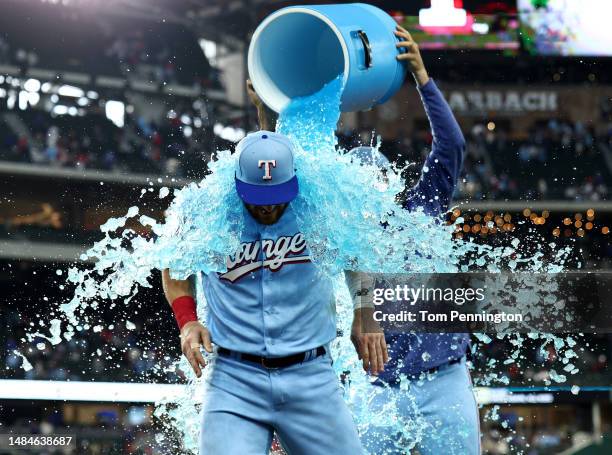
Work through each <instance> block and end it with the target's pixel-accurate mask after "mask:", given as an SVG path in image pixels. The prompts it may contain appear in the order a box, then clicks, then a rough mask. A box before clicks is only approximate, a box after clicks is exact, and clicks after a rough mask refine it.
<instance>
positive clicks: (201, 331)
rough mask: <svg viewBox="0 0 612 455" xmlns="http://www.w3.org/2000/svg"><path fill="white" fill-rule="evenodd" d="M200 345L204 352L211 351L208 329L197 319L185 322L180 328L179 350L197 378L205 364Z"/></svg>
mask: <svg viewBox="0 0 612 455" xmlns="http://www.w3.org/2000/svg"><path fill="white" fill-rule="evenodd" d="M202 346H204V349H206V352H212V350H213V349H212V342H211V339H210V332H209V331H208V329H207V328H206V327H204V326H203V325H202V323H201V322H199V321H192V322H188V323H187V324H185V325H184V326H183V329H182V330H181V351H183V355H184V356H185V357H186V358H187V360H188V361H189V364H190V365H191V368H193V371H194V373H195V374H196V376H197V377H198V378H199V377H200V376H202V368H204V367H205V366H206V361H205V360H204V356H203V355H202V351H201V350H200V349H201V347H202Z"/></svg>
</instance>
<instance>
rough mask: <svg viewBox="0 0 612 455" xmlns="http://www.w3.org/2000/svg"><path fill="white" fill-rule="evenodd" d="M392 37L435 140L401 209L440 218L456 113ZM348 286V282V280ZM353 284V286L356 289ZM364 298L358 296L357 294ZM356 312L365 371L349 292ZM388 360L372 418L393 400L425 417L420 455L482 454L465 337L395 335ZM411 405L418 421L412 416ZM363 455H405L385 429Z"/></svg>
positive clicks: (454, 154)
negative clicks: (405, 381)
mask: <svg viewBox="0 0 612 455" xmlns="http://www.w3.org/2000/svg"><path fill="white" fill-rule="evenodd" d="M396 35H397V36H398V38H399V39H400V40H401V41H400V42H398V43H397V45H398V46H402V47H404V48H406V52H405V53H403V54H400V55H399V56H398V59H401V60H406V61H407V62H408V64H409V67H410V69H411V71H412V74H413V76H414V78H415V80H416V82H417V86H418V90H419V93H420V95H421V99H422V102H423V105H424V107H425V112H426V113H427V117H428V118H429V123H430V126H431V130H432V133H433V143H432V150H431V152H430V154H429V156H428V157H427V159H426V162H425V167H426V168H427V169H428V170H427V172H423V173H422V174H421V177H420V179H419V181H418V182H417V184H416V185H415V186H414V187H413V188H409V189H407V191H406V192H405V194H404V195H402V200H401V204H402V206H403V207H404V208H405V209H406V210H415V209H417V208H419V207H420V208H423V210H424V211H425V212H426V213H428V214H430V215H432V216H438V215H440V214H441V213H443V212H445V211H446V210H447V209H448V207H449V204H450V201H451V198H452V195H453V192H454V188H455V185H456V182H457V179H458V177H459V173H460V171H461V166H462V162H463V154H464V151H465V140H464V138H463V134H462V133H461V129H460V127H459V125H458V124H457V121H456V119H455V118H454V116H453V113H452V111H451V109H450V107H449V106H448V104H447V103H446V101H445V100H444V97H443V96H442V94H441V92H440V91H439V90H438V88H437V86H436V84H435V83H434V81H433V80H432V79H430V78H429V76H428V74H427V71H426V69H425V65H424V64H423V60H422V58H421V55H420V52H419V48H418V45H417V43H415V42H414V40H413V39H412V37H411V36H410V33H409V32H408V31H407V30H405V29H403V28H402V27H399V26H398V27H397V30H396ZM351 153H352V154H353V155H354V156H356V157H357V158H358V159H359V160H361V161H367V162H369V164H372V163H375V164H378V165H381V166H383V167H384V164H385V162H386V158H384V156H383V155H382V154H378V153H377V152H375V151H373V150H370V151H369V154H368V150H365V148H364V147H359V148H358V149H356V150H355V149H354V150H353V151H351ZM347 281H348V280H347ZM354 282H355V280H353V283H354ZM358 290H359V291H361V292H363V289H358ZM352 292H353V297H354V298H355V303H356V309H355V312H354V313H355V318H354V321H353V327H352V333H351V339H352V341H353V343H354V344H355V348H356V350H357V352H358V354H359V356H360V358H362V359H363V361H364V368H365V367H366V363H367V362H368V357H369V356H370V355H371V352H372V351H371V349H368V348H367V344H368V343H369V337H368V338H365V337H364V336H365V335H367V334H364V333H363V328H362V323H361V322H360V321H363V320H371V317H368V316H366V315H365V313H364V312H367V311H372V310H371V309H370V308H360V305H361V302H360V300H361V299H360V298H359V296H358V295H356V294H357V293H356V292H355V289H352ZM386 341H387V345H388V347H389V356H390V360H389V363H388V364H387V366H386V368H385V370H384V371H383V372H381V373H380V375H379V377H378V378H377V379H376V380H375V381H374V382H373V383H372V384H373V385H374V386H375V387H376V386H382V385H384V384H386V385H388V387H383V388H382V389H381V390H380V393H377V394H375V396H374V398H373V399H372V400H370V401H369V405H370V406H371V409H372V411H377V412H380V410H381V409H383V406H384V405H385V404H386V403H388V402H391V401H394V402H395V403H397V405H398V410H399V412H400V413H403V414H402V416H401V417H402V418H404V419H407V420H411V419H415V418H417V417H420V418H424V419H425V421H426V423H427V425H428V428H426V430H425V431H424V432H423V438H422V440H421V441H419V443H418V446H417V447H418V450H419V453H421V454H422V455H439V454H449V455H475V454H479V453H480V430H479V416H478V409H477V405H476V401H475V398H474V394H473V391H472V383H471V378H470V374H469V371H468V369H467V367H466V359H465V356H466V352H467V349H468V346H469V335H468V334H466V333H459V334H454V333H448V334H428V333H421V334H408V333H406V334H399V335H393V336H386ZM400 375H404V376H405V377H406V378H408V382H409V384H402V387H400V382H401V380H400ZM413 400H414V402H416V405H417V408H418V416H417V415H413V414H411V413H412V412H413V409H414V407H413V406H411V405H410V403H411V402H413ZM362 442H363V444H364V447H365V448H366V450H367V451H368V453H372V454H385V455H395V454H397V455H400V454H405V453H407V449H406V448H403V447H402V441H399V440H398V438H397V437H395V435H389V434H386V430H385V429H383V428H375V427H374V428H369V430H368V431H367V432H365V433H364V434H363V435H362Z"/></svg>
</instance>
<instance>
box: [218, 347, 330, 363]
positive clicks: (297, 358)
mask: <svg viewBox="0 0 612 455" xmlns="http://www.w3.org/2000/svg"><path fill="white" fill-rule="evenodd" d="M310 352H311V351H307V352H300V353H298V354H291V355H288V356H286V357H261V356H258V355H253V354H245V353H242V352H236V351H230V350H229V349H225V348H222V347H219V348H218V349H217V353H218V354H219V355H222V356H224V357H235V358H236V359H238V360H246V361H247V362H252V363H256V364H258V365H261V366H262V367H264V368H270V369H275V368H285V367H289V366H291V365H295V364H296V363H302V362H303V361H305V360H312V359H315V358H317V357H321V356H323V355H325V352H326V351H325V348H324V347H323V346H319V347H318V348H317V350H316V353H315V356H314V357H311V358H310V359H307V358H306V357H307V355H308V354H309V353H310Z"/></svg>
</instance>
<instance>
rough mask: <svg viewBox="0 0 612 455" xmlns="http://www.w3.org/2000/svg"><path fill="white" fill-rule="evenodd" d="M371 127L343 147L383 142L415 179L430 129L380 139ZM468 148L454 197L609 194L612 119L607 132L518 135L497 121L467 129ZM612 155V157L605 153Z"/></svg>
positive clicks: (537, 130) (540, 125)
mask: <svg viewBox="0 0 612 455" xmlns="http://www.w3.org/2000/svg"><path fill="white" fill-rule="evenodd" d="M375 134H376V133H375V132H374V131H372V130H369V129H361V130H359V131H343V132H341V134H340V135H339V138H340V144H341V146H342V147H345V148H347V149H350V148H351V147H354V146H357V145H362V144H365V145H370V144H380V150H381V151H382V152H383V153H384V154H385V155H386V156H387V157H388V158H389V159H390V160H391V161H392V162H394V163H397V164H399V166H401V167H404V166H406V167H405V173H406V177H407V179H408V180H412V181H415V180H416V179H417V178H418V176H419V175H420V172H421V165H422V163H423V161H424V159H425V157H426V156H427V154H428V153H429V152H430V150H431V143H432V139H433V138H432V136H431V132H430V130H429V129H416V130H415V131H413V132H412V133H411V134H407V135H405V136H404V137H401V138H396V139H388V138H387V139H383V140H381V141H378V138H377V137H376V136H375ZM464 135H465V137H466V142H467V150H466V155H465V160H464V163H463V173H462V175H461V178H460V181H459V185H458V187H457V189H456V193H455V199H471V200H481V199H487V200H494V199H510V200H517V199H522V200H546V199H565V200H580V201H599V200H606V199H607V198H608V197H609V191H610V189H611V188H610V185H611V184H610V182H612V121H611V122H610V123H609V126H608V128H607V130H606V132H605V133H604V134H599V135H598V134H596V133H595V131H594V130H593V128H592V127H587V126H585V125H584V124H583V123H581V122H578V121H575V122H574V121H566V120H559V119H551V120H550V121H547V122H536V123H535V124H533V125H532V127H531V128H530V130H529V132H528V134H527V137H526V138H523V139H517V138H515V137H512V136H511V135H510V134H508V133H507V132H506V131H505V130H504V129H503V128H500V127H496V125H495V124H493V123H489V124H488V125H484V124H476V125H475V126H473V127H472V128H471V130H470V131H464ZM606 155H609V156H606Z"/></svg>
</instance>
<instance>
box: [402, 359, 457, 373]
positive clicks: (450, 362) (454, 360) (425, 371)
mask: <svg viewBox="0 0 612 455" xmlns="http://www.w3.org/2000/svg"><path fill="white" fill-rule="evenodd" d="M461 359H463V357H459V358H458V359H453V360H449V361H448V362H446V363H443V364H442V365H438V366H437V367H433V368H428V369H427V370H423V371H421V372H420V373H417V374H414V375H408V376H409V377H412V378H416V377H420V376H421V375H422V374H434V373H437V372H438V371H440V368H444V367H449V366H451V365H455V364H457V363H461Z"/></svg>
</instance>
